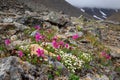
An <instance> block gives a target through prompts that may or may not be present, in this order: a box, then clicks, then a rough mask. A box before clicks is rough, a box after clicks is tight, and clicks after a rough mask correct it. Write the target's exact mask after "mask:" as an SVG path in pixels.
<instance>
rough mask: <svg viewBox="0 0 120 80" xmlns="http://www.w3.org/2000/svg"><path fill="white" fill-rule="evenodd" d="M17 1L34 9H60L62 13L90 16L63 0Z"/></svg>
mask: <svg viewBox="0 0 120 80" xmlns="http://www.w3.org/2000/svg"><path fill="white" fill-rule="evenodd" d="M18 1H19V2H23V3H24V4H26V5H27V6H28V7H30V8H32V9H33V10H36V11H42V10H48V9H49V10H53V11H58V12H60V11H62V12H63V13H65V14H67V15H70V16H76V17H79V16H80V15H81V14H82V15H84V16H86V17H88V18H92V17H91V16H89V15H88V14H86V13H84V12H82V11H80V10H79V9H78V8H76V7H73V6H72V5H71V4H69V3H67V2H66V1H65V0H18Z"/></svg>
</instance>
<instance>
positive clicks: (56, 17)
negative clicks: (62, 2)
mask: <svg viewBox="0 0 120 80" xmlns="http://www.w3.org/2000/svg"><path fill="white" fill-rule="evenodd" d="M42 19H43V20H46V21H51V22H53V23H57V24H60V25H64V24H65V23H66V22H68V20H69V19H68V18H67V17H66V16H65V15H62V14H59V13H55V12H50V13H49V14H48V15H47V16H43V17H42Z"/></svg>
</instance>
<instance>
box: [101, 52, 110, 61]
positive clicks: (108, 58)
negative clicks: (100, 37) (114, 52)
mask: <svg viewBox="0 0 120 80" xmlns="http://www.w3.org/2000/svg"><path fill="white" fill-rule="evenodd" d="M101 55H102V56H103V57H104V58H106V59H107V60H110V59H111V56H110V55H109V54H107V53H106V52H102V53H101Z"/></svg>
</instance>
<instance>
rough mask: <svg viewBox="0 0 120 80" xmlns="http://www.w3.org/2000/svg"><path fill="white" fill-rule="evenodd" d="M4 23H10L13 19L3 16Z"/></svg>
mask: <svg viewBox="0 0 120 80" xmlns="http://www.w3.org/2000/svg"><path fill="white" fill-rule="evenodd" d="M3 22H4V23H12V22H13V19H12V18H5V19H4V20H3Z"/></svg>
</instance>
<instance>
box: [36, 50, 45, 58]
mask: <svg viewBox="0 0 120 80" xmlns="http://www.w3.org/2000/svg"><path fill="white" fill-rule="evenodd" d="M36 52H37V56H38V57H44V56H45V55H44V50H41V49H38V50H36Z"/></svg>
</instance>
